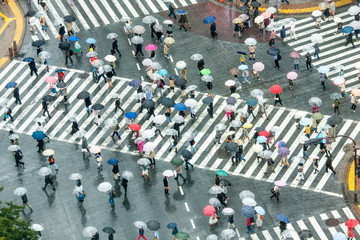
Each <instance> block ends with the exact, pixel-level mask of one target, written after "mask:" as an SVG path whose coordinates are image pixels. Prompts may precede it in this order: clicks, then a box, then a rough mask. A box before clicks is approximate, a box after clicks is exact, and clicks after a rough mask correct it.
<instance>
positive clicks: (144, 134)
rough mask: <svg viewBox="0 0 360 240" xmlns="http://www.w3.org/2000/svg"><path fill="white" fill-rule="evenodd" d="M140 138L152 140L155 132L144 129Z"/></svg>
mask: <svg viewBox="0 0 360 240" xmlns="http://www.w3.org/2000/svg"><path fill="white" fill-rule="evenodd" d="M141 136H142V137H144V138H152V137H153V136H155V131H153V130H151V129H146V130H144V131H143V132H142V133H141Z"/></svg>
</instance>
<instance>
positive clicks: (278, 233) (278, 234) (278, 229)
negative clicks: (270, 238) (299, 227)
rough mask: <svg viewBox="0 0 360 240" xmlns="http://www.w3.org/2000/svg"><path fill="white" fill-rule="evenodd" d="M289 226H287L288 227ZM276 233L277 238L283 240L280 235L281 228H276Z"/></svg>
mask: <svg viewBox="0 0 360 240" xmlns="http://www.w3.org/2000/svg"><path fill="white" fill-rule="evenodd" d="M286 226H287V225H286ZM273 230H274V232H275V233H276V236H277V237H278V239H282V238H283V237H282V236H281V233H280V228H279V227H274V228H273Z"/></svg>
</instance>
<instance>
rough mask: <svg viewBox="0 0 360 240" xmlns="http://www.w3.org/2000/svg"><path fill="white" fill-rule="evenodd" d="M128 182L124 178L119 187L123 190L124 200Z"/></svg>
mask: <svg viewBox="0 0 360 240" xmlns="http://www.w3.org/2000/svg"><path fill="white" fill-rule="evenodd" d="M128 182H129V180H127V179H126V178H122V180H121V186H122V187H123V188H124V192H125V193H124V194H125V198H126V196H127V195H126V194H127V186H128Z"/></svg>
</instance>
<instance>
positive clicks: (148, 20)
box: [142, 15, 156, 24]
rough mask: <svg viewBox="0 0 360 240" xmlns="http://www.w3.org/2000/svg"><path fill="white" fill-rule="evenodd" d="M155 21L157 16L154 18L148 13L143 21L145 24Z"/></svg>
mask: <svg viewBox="0 0 360 240" xmlns="http://www.w3.org/2000/svg"><path fill="white" fill-rule="evenodd" d="M155 21H156V18H154V17H153V16H150V15H148V16H146V17H144V18H143V19H142V22H143V23H145V24H151V23H153V22H155Z"/></svg>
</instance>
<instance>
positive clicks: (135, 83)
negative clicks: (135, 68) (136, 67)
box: [129, 78, 142, 87]
mask: <svg viewBox="0 0 360 240" xmlns="http://www.w3.org/2000/svg"><path fill="white" fill-rule="evenodd" d="M141 83H142V82H141V80H140V79H136V78H135V79H133V80H132V81H131V82H130V83H129V86H130V87H138V86H140V85H141Z"/></svg>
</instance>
